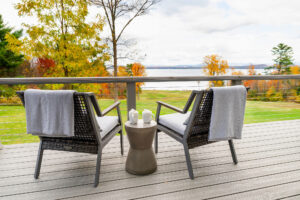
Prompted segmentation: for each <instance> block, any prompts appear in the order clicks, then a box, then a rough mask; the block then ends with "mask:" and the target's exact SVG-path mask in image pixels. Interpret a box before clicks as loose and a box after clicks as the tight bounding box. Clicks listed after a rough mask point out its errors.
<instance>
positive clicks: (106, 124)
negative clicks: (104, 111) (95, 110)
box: [97, 116, 119, 138]
mask: <svg viewBox="0 0 300 200" xmlns="http://www.w3.org/2000/svg"><path fill="white" fill-rule="evenodd" d="M97 122H98V124H99V126H100V129H101V131H100V135H101V137H102V138H103V137H104V136H106V135H107V133H109V132H110V131H111V130H112V129H113V128H115V127H116V126H117V125H118V124H119V121H118V117H116V116H103V117H97Z"/></svg>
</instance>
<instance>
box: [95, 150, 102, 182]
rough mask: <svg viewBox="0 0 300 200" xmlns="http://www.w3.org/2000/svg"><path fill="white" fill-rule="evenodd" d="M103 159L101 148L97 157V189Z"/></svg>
mask: <svg viewBox="0 0 300 200" xmlns="http://www.w3.org/2000/svg"><path fill="white" fill-rule="evenodd" d="M101 158H102V149H101V147H98V155H97V163H96V174H95V182H94V187H97V186H98V184H99V176H100V166H101Z"/></svg>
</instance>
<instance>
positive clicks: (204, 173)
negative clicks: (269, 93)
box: [0, 120, 300, 200]
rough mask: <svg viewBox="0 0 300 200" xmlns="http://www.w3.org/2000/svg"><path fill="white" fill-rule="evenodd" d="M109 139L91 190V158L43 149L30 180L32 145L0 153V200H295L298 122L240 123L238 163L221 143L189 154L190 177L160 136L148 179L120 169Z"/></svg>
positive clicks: (175, 148)
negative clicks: (37, 174)
mask: <svg viewBox="0 0 300 200" xmlns="http://www.w3.org/2000/svg"><path fill="white" fill-rule="evenodd" d="M118 142H119V138H118V137H115V138H114V141H112V142H111V143H110V144H109V145H108V146H107V147H106V148H105V149H104V152H103V160H102V165H101V174H100V183H99V186H98V188H94V187H93V182H94V173H95V164H96V155H89V154H81V153H69V152H58V151H45V152H44V158H43V163H42V168H41V174H40V178H39V179H38V180H35V179H34V178H33V173H34V167H35V162H36V156H37V151H38V144H35V143H33V144H20V145H10V146H5V147H4V149H3V150H0V199H13V200H16V199H22V200H23V199H26V200H27V199H39V200H40V199H159V200H162V199H172V200H173V199H185V200H187V199H278V198H287V199H300V120H292V121H279V122H269V123H259V124H249V125H245V127H244V133H243V139H242V140H236V141H234V142H235V147H236V152H237V156H238V159H239V163H238V164H237V165H234V164H233V163H232V159H231V155H230V151H229V146H228V143H227V142H218V143H213V144H211V145H206V146H202V147H198V148H195V149H192V150H191V151H190V152H191V159H192V164H193V168H194V174H195V180H190V179H189V176H188V171H187V167H186V163H185V157H184V151H183V148H182V145H180V144H179V143H178V142H175V141H174V140H173V139H171V138H169V137H168V136H166V135H164V134H160V143H159V153H158V155H157V163H158V169H157V171H156V172H155V173H153V174H151V175H148V176H134V175H131V174H128V173H127V172H126V171H125V161H126V155H127V151H128V141H127V140H125V152H126V153H125V154H124V156H123V157H122V156H121V155H120V149H119V148H120V147H119V144H118Z"/></svg>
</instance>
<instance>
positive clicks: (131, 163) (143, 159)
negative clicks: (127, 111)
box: [125, 120, 157, 175]
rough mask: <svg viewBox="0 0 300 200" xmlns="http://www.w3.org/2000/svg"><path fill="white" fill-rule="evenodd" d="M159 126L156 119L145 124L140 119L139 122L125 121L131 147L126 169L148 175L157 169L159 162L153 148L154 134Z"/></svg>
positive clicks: (132, 172) (137, 173)
mask: <svg viewBox="0 0 300 200" xmlns="http://www.w3.org/2000/svg"><path fill="white" fill-rule="evenodd" d="M156 128H157V124H156V122H155V121H153V120H152V121H151V123H149V124H144V122H143V120H138V123H137V124H131V123H130V122H129V121H127V122H126V123H125V129H126V132H127V137H128V140H129V144H130V148H129V152H128V156H127V160H126V171H127V172H129V173H131V174H135V175H146V174H151V173H153V172H155V171H156V168H157V164H156V158H155V154H154V152H153V148H152V142H153V138H154V134H155V131H156Z"/></svg>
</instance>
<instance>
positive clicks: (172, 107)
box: [157, 101, 184, 113]
mask: <svg viewBox="0 0 300 200" xmlns="http://www.w3.org/2000/svg"><path fill="white" fill-rule="evenodd" d="M157 104H158V105H162V106H165V107H166V108H169V109H171V110H174V111H176V112H179V113H184V112H183V110H181V109H179V108H177V107H175V106H172V105H170V104H167V103H164V102H162V101H158V102H157Z"/></svg>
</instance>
